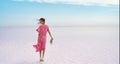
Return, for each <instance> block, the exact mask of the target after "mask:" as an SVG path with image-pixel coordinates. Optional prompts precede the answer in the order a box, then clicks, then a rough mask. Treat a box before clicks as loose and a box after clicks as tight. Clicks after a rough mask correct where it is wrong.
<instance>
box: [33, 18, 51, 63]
mask: <svg viewBox="0 0 120 64" xmlns="http://www.w3.org/2000/svg"><path fill="white" fill-rule="evenodd" d="M39 23H40V26H39V27H38V28H37V29H36V31H37V32H38V42H37V44H36V45H33V47H35V49H36V52H39V53H40V61H44V54H45V46H46V34H47V32H48V34H49V35H50V37H51V39H50V43H51V44H52V41H53V37H52V35H51V33H50V30H49V27H48V26H47V25H46V24H45V19H44V18H40V19H39Z"/></svg>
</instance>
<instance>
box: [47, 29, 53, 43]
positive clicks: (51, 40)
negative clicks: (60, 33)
mask: <svg viewBox="0 0 120 64" xmlns="http://www.w3.org/2000/svg"><path fill="white" fill-rule="evenodd" d="M48 33H49V35H50V37H51V39H50V43H51V44H52V43H53V37H52V35H51V32H50V30H48Z"/></svg>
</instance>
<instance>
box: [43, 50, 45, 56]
mask: <svg viewBox="0 0 120 64" xmlns="http://www.w3.org/2000/svg"><path fill="white" fill-rule="evenodd" d="M44 55H45V50H43V58H44Z"/></svg>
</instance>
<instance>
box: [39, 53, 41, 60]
mask: <svg viewBox="0 0 120 64" xmlns="http://www.w3.org/2000/svg"><path fill="white" fill-rule="evenodd" d="M39 53H40V59H41V51H40V52H39Z"/></svg>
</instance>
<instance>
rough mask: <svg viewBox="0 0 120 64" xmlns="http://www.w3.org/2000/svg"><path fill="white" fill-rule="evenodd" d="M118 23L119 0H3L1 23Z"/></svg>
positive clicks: (0, 12)
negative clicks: (40, 20)
mask: <svg viewBox="0 0 120 64" xmlns="http://www.w3.org/2000/svg"><path fill="white" fill-rule="evenodd" d="M41 17H44V18H45V19H46V24H48V25H51V26H81V25H82V26H89V25H101V26H103V25H105V26H107V25H118V24H119V0H0V26H35V25H37V23H38V21H37V19H39V18H41Z"/></svg>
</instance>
